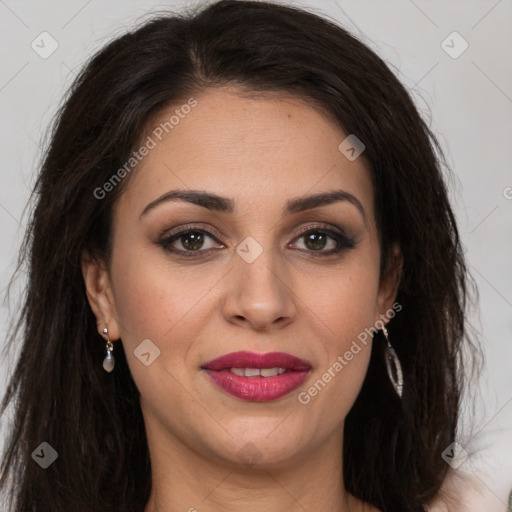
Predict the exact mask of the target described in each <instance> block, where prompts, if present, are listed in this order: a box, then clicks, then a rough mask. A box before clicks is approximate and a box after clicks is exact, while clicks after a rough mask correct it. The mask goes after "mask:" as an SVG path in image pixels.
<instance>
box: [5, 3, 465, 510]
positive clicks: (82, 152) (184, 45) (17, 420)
mask: <svg viewBox="0 0 512 512" xmlns="http://www.w3.org/2000/svg"><path fill="white" fill-rule="evenodd" d="M223 84H235V85H237V86H239V87H241V88H244V89H245V90H249V91H258V92H265V91H276V92H285V93H287V94H289V93H291V94H295V95H298V96H300V97H301V98H304V99H305V100H308V101H309V100H312V101H314V102H315V103H316V104H318V105H320V106H322V108H323V109H324V110H325V111H326V112H328V113H329V114H330V115H331V116H332V118H333V120H335V121H336V122H338V123H339V124H340V126H343V127H344V129H345V131H346V132H347V133H354V134H357V137H358V138H359V139H361V140H362V141H364V143H365V145H366V149H365V156H366V158H367V161H368V162H369V166H370V167H371V173H372V179H373V183H374V190H375V211H376V220H377V225H378V229H379V235H380V242H381V254H382V256H381V269H382V274H383V275H384V274H385V273H386V272H387V271H388V269H389V266H390V265H389V262H390V247H391V244H392V243H394V242H396V243H398V245H399V246H400V248H401V251H402V255H403V274H402V279H401V282H400V285H399V289H398V295H397V301H398V302H399V303H400V305H401V306H402V311H401V312H400V314H399V315H397V316H396V318H394V319H393V321H392V322H391V323H390V324H389V335H390V339H391V340H392V343H393V345H394V347H395V350H396V352H397V354H398V357H399V359H400V361H401V364H402V367H403V372H404V381H405V383H404V393H403V398H402V400H399V399H398V398H397V396H396V394H395V393H394V390H393V388H392V387H391V385H390V383H389V379H388V376H387V374H386V371H385V367H384V364H383V356H382V353H381V347H382V345H383V344H382V343H374V345H373V350H372V357H371V361H370V367H369V370H368V373H367V377H366V380H365V382H364V385H363V388H362V390H361V393H360V395H359V396H358V398H357V400H356V402H355V404H354V406H353V408H352V409H351V411H350V413H349V415H348V417H347V418H346V423H345V444H344V450H343V465H344V468H343V470H344V479H345V482H344V485H345V487H346V489H347V490H348V491H349V492H351V493H353V494H354V495H355V496H357V497H359V498H361V499H362V500H364V501H367V502H369V503H371V504H373V505H375V506H377V507H378V508H380V509H381V510H383V511H388V512H397V511H400V512H408V511H411V512H412V511H414V512H417V511H419V510H423V506H424V505H425V504H426V503H428V502H429V501H430V500H432V498H433V497H435V496H436V495H437V493H438V492H439V490H440V488H441V485H442V483H443V480H444V478H445V476H446V474H447V471H448V465H447V464H446V463H445V461H444V460H443V458H442V457H441V453H442V452H443V450H444V449H445V448H446V447H447V446H448V445H449V444H450V443H451V442H452V441H453V440H454V438H455V435H456V431H457V419H458V412H459V405H460V395H461V390H462V389H463V386H464V380H463V370H464V367H463V360H462V349H463V348H464V347H465V345H466V344H469V345H468V346H470V347H473V348H474V346H473V345H471V343H472V342H471V341H470V338H469V336H468V335H467V334H468V333H467V324H466V320H465V311H466V306H467V304H466V301H467V297H468V292H469V288H468V284H469V283H470V281H469V275H468V272H467V269H466V266H465V262H464V257H463V252H462V250H461V243H460V240H459V234H458V231H457V226H456V222H455V218H454V214H453V212H452V209H451V207H450V204H449V200H448V194H447V186H446V183H445V178H446V176H448V173H449V171H448V169H447V168H446V165H445V164H444V159H443V157H442V151H441V149H440V147H439V145H438V143H437V141H436V139H435V137H434V135H433V133H432V132H431V131H430V129H429V127H428V126H427V125H426V123H425V122H424V121H423V120H422V118H421V117H420V115H419V114H418V112H417V110H416V108H415V106H414V104H413V101H412V100H411V98H410V96H409V94H408V92H407V91H406V90H405V89H404V87H403V86H402V85H401V84H400V82H399V80H398V79H397V78H396V77H395V76H394V75H393V73H392V72H391V71H390V70H389V68H388V67H387V66H386V64H385V63H384V62H383V61H382V60H381V59H380V58H379V57H378V56H377V55H376V54H375V53H374V52H373V51H371V50H370V49H369V48H368V47H367V46H365V45H364V44H363V43H361V42H360V41H359V40H357V39H356V38H355V37H354V36H352V35H350V34H349V33H348V32H347V31H346V30H344V29H343V28H341V27H339V26H337V25H336V24H334V23H332V22H330V21H328V20H326V19H323V18H321V17H319V16H317V15H314V14H311V13H308V12H306V11H304V10H301V9H298V8H293V7H288V6H283V5H277V4H272V3H267V2H260V1H254V2H251V1H233V0H222V1H220V2H217V3H213V4H212V5H210V6H208V7H206V8H204V9H202V10H200V11H199V12H197V13H192V14H190V15H180V16H179V15H170V14H169V15H159V16H154V17H153V18H152V19H150V20H149V21H147V22H145V23H144V24H143V25H142V26H140V27H138V28H137V29H136V30H134V31H132V32H130V33H127V34H125V35H123V36H121V37H119V38H117V39H115V40H114V41H112V42H110V43H109V44H107V45H106V46H105V47H104V48H103V49H101V51H99V52H98V53H97V54H96V55H95V56H94V57H93V58H92V59H91V60H90V61H89V62H88V64H87V65H86V66H85V68H84V69H83V70H82V72H81V73H80V74H79V76H78V77H77V78H76V80H75V82H74V84H73V86H72V87H71V89H70V91H69V94H68V96H67V98H66V100H65V102H64V104H63V106H62V107H61V108H60V110H59V112H58V115H57V117H56V119H55V123H54V126H53V131H52V133H51V140H50V144H49V146H48V148H47V150H46V153H45V155H44V159H43V161H42V165H41V169H40V172H39V174H38V178H37V183H36V185H35V188H34V191H33V195H32V198H31V199H32V201H33V204H34V207H33V210H32V212H31V218H30V222H29V224H28V228H27V232H26V237H25V241H24V244H23V247H22V252H21V255H20V260H19V268H20V269H21V268H22V267H23V266H25V267H26V270H27V272H28V285H27V288H26V291H25V294H24V304H23V307H22V309H21V311H20V312H19V315H18V317H17V320H18V321H17V322H16V323H15V325H14V327H13V329H12V330H11V333H10V336H9V340H8V341H9V343H10V344H11V345H12V346H15V345H17V343H18V341H17V340H18V339H19V340H20V341H19V343H21V353H20V358H19V361H18V362H17V366H16V368H15V371H14V372H13V375H12V378H11V380H10V382H9V385H8V389H7V392H6V395H5V397H4V400H3V404H2V411H5V409H6V407H7V406H8V405H9V404H11V405H12V406H13V407H14V422H13V424H12V429H11V431H10V437H9V438H8V440H7V442H6V446H5V450H4V458H3V462H2V475H1V478H0V485H1V486H2V487H5V486H6V485H7V482H8V477H9V475H10V476H11V478H12V483H13V486H12V487H13V488H12V489H11V494H10V495H11V497H12V500H13V501H12V503H11V505H13V506H14V508H13V510H16V511H17V512H34V511H36V510H37V511H38V512H44V511H50V512H70V511H72V512H81V511H84V512H96V511H97V512H100V511H101V512H105V511H112V512H121V511H122V512H129V511H133V512H141V511H142V510H143V509H144V506H145V504H146V502H147V500H148V497H149V493H150V489H151V465H150V459H149V454H148V447H147V440H146V435H145V429H144V424H143V417H142V414H141V409H140V405H139V395H138V390H137V388H136V386H135V383H134V381H133V379H132V377H131V374H130V371H129V368H128V365H127V363H126V359H125V356H124V354H123V352H122V348H121V346H120V345H118V347H119V348H118V349H117V353H116V370H115V372H113V373H112V374H107V373H106V372H104V370H103V368H102V364H101V362H102V359H103V357H104V344H103V343H101V342H100V341H101V338H100V337H99V336H98V333H97V330H96V319H95V317H94V315H93V313H92V311H91V309H90V307H89V304H88V301H87V298H86V294H85V288H84V282H83V278H82V274H81V267H80V261H81V256H82V254H83V253H84V251H87V252H88V253H89V254H92V255H94V256H96V257H98V258H101V259H102V260H104V261H105V262H107V263H108V262H109V259H110V249H111V246H110V243H111V237H110V234H111V220H112V219H111V212H112V206H113V204H114V203H115V201H116V199H117V198H118V197H119V194H120V193H121V192H122V190H123V188H124V186H126V183H127V182H128V181H129V176H127V177H125V178H124V180H123V181H122V183H120V184H119V185H118V186H117V187H115V189H114V190H113V191H112V192H110V193H109V194H106V196H105V197H104V198H101V199H98V198H97V197H96V196H95V195H94V191H95V190H97V189H98V187H102V186H103V184H104V183H105V182H106V181H108V180H109V178H111V176H112V174H113V173H114V172H115V171H116V170H117V169H119V168H121V167H122V166H123V164H124V163H125V162H126V161H127V159H128V158H129V156H130V154H131V153H132V151H133V150H134V148H136V147H137V144H138V143H139V142H140V139H141V137H142V136H143V131H144V127H145V126H146V123H147V122H148V119H150V118H151V117H152V116H153V115H154V114H156V113H158V112H159V111H160V110H161V109H163V108H164V107H166V106H167V105H169V104H172V103H175V102H178V101H181V100H182V99H183V98H187V97H189V96H191V95H193V94H196V93H198V92H200V91H203V90H205V89H207V88H208V87H213V86H216V85H223ZM134 172H136V170H135V171H134ZM445 173H446V174H445ZM375 336H380V334H376V335H375ZM42 442H47V443H49V444H50V445H51V446H52V447H53V448H54V449H55V450H56V451H57V452H58V459H57V460H56V462H55V463H53V464H52V465H51V466H50V467H49V468H47V469H46V470H43V469H41V467H40V466H39V465H38V464H36V463H35V462H34V460H33V459H32V457H31V454H32V452H33V451H34V450H35V449H36V448H37V447H38V446H39V445H40V443H42ZM340 456H341V454H340Z"/></svg>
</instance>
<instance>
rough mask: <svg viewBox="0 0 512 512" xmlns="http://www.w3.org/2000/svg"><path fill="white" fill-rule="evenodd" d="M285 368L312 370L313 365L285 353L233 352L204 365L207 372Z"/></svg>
mask: <svg viewBox="0 0 512 512" xmlns="http://www.w3.org/2000/svg"><path fill="white" fill-rule="evenodd" d="M275 367H278V368H285V369H287V370H295V371H299V370H311V364H310V363H309V362H308V361H305V360H304V359H300V358H298V357H295V356H292V355H291V354H286V353H285V352H268V353H266V354H256V353H255V352H246V351H240V352H231V353H229V354H225V355H223V356H220V357H217V358H215V359H212V360H211V361H208V362H207V363H206V364H204V365H202V366H201V368H203V369H205V370H225V369H228V368H275Z"/></svg>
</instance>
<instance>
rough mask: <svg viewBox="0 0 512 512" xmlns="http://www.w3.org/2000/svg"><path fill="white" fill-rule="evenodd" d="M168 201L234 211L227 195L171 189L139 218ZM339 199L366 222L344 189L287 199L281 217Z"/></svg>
mask: <svg viewBox="0 0 512 512" xmlns="http://www.w3.org/2000/svg"><path fill="white" fill-rule="evenodd" d="M169 201H186V202H188V203H192V204H195V205H197V206H201V207H203V208H207V209H208V210H212V211H217V212H221V213H233V212H234V211H235V202H234V201H233V199H231V198H229V197H222V196H219V195H217V194H213V193H210V192H204V191H202V190H171V191H170V192H166V193H165V194H163V195H161V196H160V197H158V198H157V199H155V200H154V201H151V202H150V203H149V204H148V205H147V206H146V207H145V208H144V210H142V212H141V214H140V215H139V219H140V218H141V217H142V216H143V215H145V214H147V213H148V212H149V211H150V210H153V209H154V208H156V207H157V206H159V205H160V204H163V203H167V202H169ZM339 201H348V202H349V203H352V204H353V205H354V206H355V207H356V208H357V209H358V210H359V212H360V213H361V215H362V217H363V219H364V221H365V223H366V212H365V209H364V208H363V205H362V204H361V202H360V201H359V199H357V197H355V196H354V195H352V194H351V193H350V192H346V191H345V190H332V191H329V192H322V193H319V194H313V195H304V196H299V197H294V198H292V199H289V200H288V201H287V202H286V205H285V207H284V209H283V213H282V217H285V216H286V215H290V214H292V213H298V212H302V211H304V210H310V209H312V208H318V207H320V206H327V205H330V204H332V203H335V202H339Z"/></svg>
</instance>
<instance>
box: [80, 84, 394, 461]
mask: <svg viewBox="0 0 512 512" xmlns="http://www.w3.org/2000/svg"><path fill="white" fill-rule="evenodd" d="M195 99H196V100H197V106H195V107H194V108H192V109H191V110H190V112H189V113H188V114H186V115H183V116H180V119H179V123H177V124H175V125H174V126H173V128H172V130H170V131H169V133H168V134H166V135H165V137H163V138H162V141H158V139H157V138H155V137H154V135H152V133H151V132H152V131H153V129H154V128H156V127H157V126H158V125H160V123H164V122H166V121H168V120H169V118H170V116H171V115H172V114H173V113H174V111H175V110H176V108H178V109H179V105H177V106H174V107H173V108H170V109H168V110H166V111H164V112H161V114H160V115H159V116H158V117H157V118H155V120H154V126H152V127H151V131H150V132H149V135H151V136H152V137H153V138H154V139H155V140H156V141H157V144H156V146H155V147H154V148H153V149H151V150H150V151H149V154H148V155H147V156H145V157H144V158H143V159H142V161H141V163H140V164H139V166H138V168H137V169H136V170H135V171H133V175H132V176H131V177H130V181H129V182H128V183H127V187H126V189H125V190H124V192H123V194H122V195H121V197H120V198H119V200H118V201H117V203H116V205H115V208H114V217H113V252H112V260H111V267H110V273H109V274H107V273H106V272H105V271H104V270H103V269H102V267H101V266H97V265H96V264H95V263H87V264H85V265H84V275H85V279H86V283H87V288H88V295H89V300H90V302H91V305H92V307H93V310H94V312H95V314H96V316H97V319H98V328H99V330H100V332H101V330H102V329H103V327H104V326H105V324H108V327H109V335H110V338H111V339H114V340H115V339H118V338H119V337H120V338H121V339H122V344H123V347H124V350H125V352H126V356H127V359H128V364H129V366H130V370H131V372H132V375H133V378H134V380H135V382H136V384H137V387H138V389H139V390H140V395H141V396H140V400H141V406H142V411H143V414H144V420H145V424H146V429H147V432H148V439H149V442H150V446H153V449H154V446H156V443H157V442H158V446H159V447H160V448H161V449H162V450H164V451H165V447H166V446H174V447H176V446H180V447H181V448H180V449H183V447H185V448H186V449H189V450H191V451H193V452H195V453H196V454H200V455H201V456H202V457H206V458H208V459H210V460H216V461H223V462H224V463H234V464H241V463H246V462H247V461H248V460H249V459H250V460H252V461H254V462H259V463H260V464H264V465H267V466H268V467H272V466H274V467H278V466H279V465H282V464H285V463H289V462H291V461H299V460H300V459H301V458H303V457H305V456H308V455H311V454H313V453H315V452H316V453H318V450H320V449H325V450H328V451H329V453H331V452H330V451H331V450H332V449H333V447H334V446H338V447H339V445H340V443H341V442H342V435H343V422H344V419H345V417H346V415H347V413H348V412H349V410H350V408H351V407H352V404H353V403H354V401H355V399H356V397H357V395H358V392H359V390H360V387H361V385H362V382H363V380H364V378H365V374H366V370H367V367H368V361H369V357H370V351H371V340H370V338H369V337H368V336H366V339H367V344H366V345H365V344H364V343H362V342H361V340H362V339H363V338H365V337H364V336H361V334H362V333H364V331H365V328H369V327H371V326H373V325H374V324H375V323H376V322H377V321H378V320H380V319H381V315H384V314H386V311H389V309H390V308H391V305H392V304H393V301H394V293H395V282H392V281H391V279H389V280H386V281H385V282H384V281H383V282H382V283H380V285H379V256H380V252H379V244H378V236H377V232H376V225H375V216H374V209H373V189H372V183H371V178H370V174H369V172H368V170H367V169H366V167H365V163H364V161H363V157H360V158H356V159H355V160H349V159H348V158H347V157H346V156H345V154H343V153H342V152H341V151H340V149H338V146H339V145H340V143H341V142H342V141H343V140H344V139H345V138H346V137H347V135H348V134H346V133H342V131H340V130H339V129H338V128H337V127H336V126H335V125H334V124H332V122H331V121H329V120H328V119H327V118H326V117H324V116H323V115H322V114H320V113H319V112H318V111H316V110H314V109H312V108H311V107H310V106H308V105H307V104H306V103H304V102H301V101H300V100H298V99H290V98H288V99H285V98H284V97H282V98H278V97H277V96H273V97H270V96H266V97H265V96H262V97H259V98H257V99H254V98H252V99H250V98H248V97H247V96H243V95H241V94H240V93H239V92H237V91H236V90H234V89H228V88H220V89H216V90H209V91H207V92H205V93H203V94H202V95H198V96H195ZM184 103H185V102H184ZM356 135H357V134H356ZM146 136H147V135H146ZM146 136H145V137H146ZM144 142H146V139H144V140H143V143H144ZM348 154H350V153H348ZM172 191H180V192H182V193H190V192H191V191H196V192H197V193H198V194H204V195H205V197H206V196H207V195H211V196H215V198H214V199H208V200H207V199H206V198H205V199H204V200H203V201H202V205H199V204H197V202H191V201H187V200H184V199H176V198H175V199H169V197H168V198H167V200H166V199H165V196H166V195H167V194H169V193H171V192H172ZM335 191H339V192H340V194H338V196H337V197H334V199H332V200H331V201H325V202H323V203H322V202H321V201H320V202H318V201H315V200H311V201H310V202H308V201H307V198H308V197H314V196H317V195H318V194H329V193H333V192H335ZM219 198H221V199H219ZM159 199H161V200H159ZM299 200H300V202H299ZM148 205H151V206H148ZM305 230H307V231H308V233H306V234H301V233H302V232H303V231H305ZM177 232H181V236H178V235H177V236H175V237H173V235H175V234H176V233H177ZM358 335H359V338H358ZM144 340H146V341H144ZM147 340H150V341H147ZM118 343H120V342H118ZM141 343H143V344H142V345H141ZM138 347H139V348H138ZM357 347H358V348H359V350H358V348H357ZM116 348H117V347H116V343H114V355H115V351H116ZM118 350H119V349H118ZM158 351H159V352H158ZM239 351H246V352H251V353H253V355H254V354H256V356H258V355H262V354H269V353H275V352H278V353H281V355H282V354H283V353H285V354H288V356H293V357H296V358H299V359H300V360H302V363H303V364H304V365H305V366H303V367H300V366H294V365H293V364H292V363H291V362H290V361H291V360H292V359H291V358H290V357H284V358H283V357H281V356H276V359H274V360H272V358H270V359H269V360H267V361H266V362H261V361H257V360H256V361H254V360H252V362H251V359H250V357H249V358H248V359H245V360H244V359H242V360H240V361H238V362H236V361H235V362H233V361H231V362H229V361H228V362H224V363H222V362H221V363H219V365H218V366H217V367H216V370H212V369H210V370H207V369H205V365H207V364H208V363H209V362H211V361H212V360H214V359H216V358H219V357H220V356H224V355H226V354H230V353H233V352H239ZM158 354H159V355H158ZM350 354H352V356H350ZM232 365H233V367H242V366H244V367H246V368H252V367H254V366H256V365H258V366H259V367H263V368H265V367H268V366H272V367H279V368H284V369H286V370H287V371H286V372H285V373H283V374H280V375H275V374H276V373H279V372H281V371H282V370H269V369H268V368H267V372H263V373H264V374H265V373H266V374H267V375H270V376H263V375H261V374H260V373H259V372H258V371H254V372H252V373H253V374H254V373H255V374H257V375H255V376H245V370H243V369H242V371H240V370H235V371H234V372H232V371H230V369H229V367H230V366H232ZM340 367H341V368H340ZM222 368H224V369H222ZM255 370H258V368H255ZM299 370H301V371H299ZM114 371H116V370H115V369H114ZM237 373H238V375H237ZM247 373H248V374H249V375H250V374H251V371H248V372H247ZM266 379H268V380H266ZM340 453H341V452H338V451H336V453H335V456H336V457H339V454H340Z"/></svg>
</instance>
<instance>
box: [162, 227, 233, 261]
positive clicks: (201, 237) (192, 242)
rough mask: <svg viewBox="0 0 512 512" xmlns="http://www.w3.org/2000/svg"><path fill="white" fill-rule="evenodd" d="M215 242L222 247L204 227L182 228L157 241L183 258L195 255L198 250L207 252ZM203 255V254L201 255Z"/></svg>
mask: <svg viewBox="0 0 512 512" xmlns="http://www.w3.org/2000/svg"><path fill="white" fill-rule="evenodd" d="M212 241H214V242H217V243H218V244H219V245H220V247H221V248H222V247H224V246H223V245H222V244H220V242H218V240H217V238H216V236H215V235H213V234H212V233H210V232H209V231H207V230H205V229H199V228H184V229H182V230H180V231H178V232H176V233H173V234H171V235H170V236H167V237H165V238H164V239H162V240H160V241H159V242H158V244H159V245H161V246H162V247H163V248H164V249H165V250H166V251H169V252H172V253H175V254H177V255H179V256H183V257H185V258H190V257H197V256H199V254H198V253H200V252H207V251H209V249H212V248H214V247H215V243H213V244H212ZM201 256H203V255H201Z"/></svg>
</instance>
